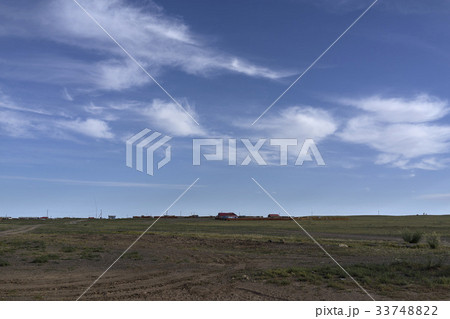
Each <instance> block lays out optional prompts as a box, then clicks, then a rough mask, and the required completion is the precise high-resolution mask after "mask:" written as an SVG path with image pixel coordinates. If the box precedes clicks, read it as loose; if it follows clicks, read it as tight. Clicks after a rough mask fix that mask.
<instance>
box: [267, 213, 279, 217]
mask: <svg viewBox="0 0 450 319" xmlns="http://www.w3.org/2000/svg"><path fill="white" fill-rule="evenodd" d="M267 217H269V218H280V215H279V214H269V215H267Z"/></svg>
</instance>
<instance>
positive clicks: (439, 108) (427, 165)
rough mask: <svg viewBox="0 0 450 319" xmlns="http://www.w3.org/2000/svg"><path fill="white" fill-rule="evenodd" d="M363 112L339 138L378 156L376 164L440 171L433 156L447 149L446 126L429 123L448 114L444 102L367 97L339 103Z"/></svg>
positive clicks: (442, 164) (427, 98) (425, 97)
mask: <svg viewBox="0 0 450 319" xmlns="http://www.w3.org/2000/svg"><path fill="white" fill-rule="evenodd" d="M342 101H347V103H348V104H349V105H353V106H356V107H358V108H359V109H361V110H364V111H365V114H364V115H359V116H356V117H353V118H351V119H350V120H349V121H348V122H347V124H346V126H345V128H344V129H343V130H342V131H341V132H339V134H338V135H339V136H340V137H341V138H342V139H343V140H344V141H347V142H352V143H358V144H364V145H367V146H369V147H370V148H372V149H374V150H376V151H378V152H380V154H379V155H378V157H377V158H376V159H375V163H376V164H380V165H383V164H388V165H391V166H394V167H399V168H403V169H412V168H419V169H441V168H443V167H445V166H446V163H447V160H446V159H441V158H437V157H436V155H440V154H445V153H448V151H449V149H450V126H446V125H438V124H435V123H432V122H433V121H435V120H438V119H441V118H442V117H444V116H445V115H446V114H447V113H448V106H447V102H446V101H442V100H440V99H438V98H435V97H431V96H428V95H419V96H417V97H415V98H412V99H404V98H385V99H384V98H382V97H370V98H366V99H360V100H348V99H347V100H342Z"/></svg>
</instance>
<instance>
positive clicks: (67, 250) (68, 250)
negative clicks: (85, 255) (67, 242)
mask: <svg viewBox="0 0 450 319" xmlns="http://www.w3.org/2000/svg"><path fill="white" fill-rule="evenodd" d="M75 250H77V249H76V248H75V247H73V246H63V247H61V251H62V252H63V253H73V252H74V251H75Z"/></svg>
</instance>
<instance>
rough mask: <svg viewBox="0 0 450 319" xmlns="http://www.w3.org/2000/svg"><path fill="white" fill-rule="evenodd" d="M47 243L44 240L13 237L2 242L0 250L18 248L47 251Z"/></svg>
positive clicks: (12, 250) (5, 250)
mask: <svg viewBox="0 0 450 319" xmlns="http://www.w3.org/2000/svg"><path fill="white" fill-rule="evenodd" d="M45 248H46V245H45V242H44V241H42V240H29V239H13V240H8V241H5V242H1V244H0V250H2V251H4V252H14V251H16V250H26V251H45Z"/></svg>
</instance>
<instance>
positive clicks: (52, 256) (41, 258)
mask: <svg viewBox="0 0 450 319" xmlns="http://www.w3.org/2000/svg"><path fill="white" fill-rule="evenodd" d="M55 259H59V256H58V255H55V254H48V255H41V256H38V257H36V258H34V259H33V260H32V261H31V262H32V263H33V264H45V263H46V262H48V261H49V260H55Z"/></svg>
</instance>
